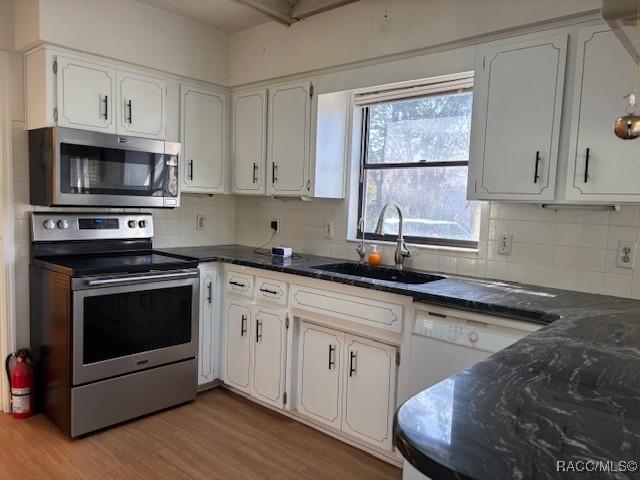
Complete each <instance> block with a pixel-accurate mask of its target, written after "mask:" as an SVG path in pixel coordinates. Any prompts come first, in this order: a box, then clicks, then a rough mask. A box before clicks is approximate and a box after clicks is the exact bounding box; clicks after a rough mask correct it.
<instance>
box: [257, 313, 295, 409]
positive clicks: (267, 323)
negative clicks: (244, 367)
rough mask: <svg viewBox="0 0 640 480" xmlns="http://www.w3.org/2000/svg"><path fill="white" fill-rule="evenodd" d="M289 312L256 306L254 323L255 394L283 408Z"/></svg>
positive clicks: (264, 400) (260, 398)
mask: <svg viewBox="0 0 640 480" xmlns="http://www.w3.org/2000/svg"><path fill="white" fill-rule="evenodd" d="M286 321H287V315H286V312H280V311H277V310H271V309H268V308H264V307H260V306H258V307H256V310H255V317H254V322H253V328H254V332H253V338H254V340H253V342H252V345H253V360H252V364H253V368H252V386H253V388H252V393H253V395H254V396H255V397H256V398H258V399H259V400H262V401H263V402H266V403H270V404H271V405H274V406H276V407H282V406H283V405H284V402H283V393H284V373H285V362H286V348H285V346H286V331H287V329H286Z"/></svg>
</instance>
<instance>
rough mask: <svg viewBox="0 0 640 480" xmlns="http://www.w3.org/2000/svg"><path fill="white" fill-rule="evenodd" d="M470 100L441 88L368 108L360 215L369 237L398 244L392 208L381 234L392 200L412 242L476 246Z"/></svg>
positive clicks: (477, 217)
mask: <svg viewBox="0 0 640 480" xmlns="http://www.w3.org/2000/svg"><path fill="white" fill-rule="evenodd" d="M472 100H473V94H472V92H471V90H469V89H466V90H459V89H455V90H451V89H447V88H446V84H443V89H442V91H441V92H440V93H436V94H431V95H429V96H427V97H422V98H411V99H399V100H396V101H393V102H386V103H381V104H376V105H371V106H367V107H364V115H363V122H364V125H363V132H365V141H364V142H363V152H362V169H361V172H362V177H361V179H360V181H361V182H360V184H361V188H360V198H359V201H360V204H359V215H358V218H362V217H363V218H364V219H365V223H364V225H365V236H366V237H368V238H370V239H380V240H389V241H395V240H396V238H397V233H398V228H399V220H398V215H397V213H396V210H395V209H394V208H389V209H388V210H387V212H386V215H385V220H384V222H383V225H382V230H381V231H380V232H379V233H377V232H376V226H377V223H378V217H379V216H380V213H381V211H382V209H383V207H384V205H386V204H388V203H390V202H392V203H395V204H397V205H398V206H400V208H401V209H402V213H403V217H404V224H403V228H404V230H403V234H404V236H405V237H406V238H407V240H408V241H409V242H411V243H425V244H437V245H450V246H462V247H477V244H478V237H479V230H480V204H479V203H477V202H469V201H467V199H466V195H467V174H468V161H469V143H470V130H471V106H472ZM359 234H361V232H359Z"/></svg>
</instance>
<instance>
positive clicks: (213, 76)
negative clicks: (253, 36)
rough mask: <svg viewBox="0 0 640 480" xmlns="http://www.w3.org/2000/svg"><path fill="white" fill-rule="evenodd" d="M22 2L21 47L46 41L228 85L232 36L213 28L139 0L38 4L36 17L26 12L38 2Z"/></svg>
mask: <svg viewBox="0 0 640 480" xmlns="http://www.w3.org/2000/svg"><path fill="white" fill-rule="evenodd" d="M3 1H4V0H3ZM19 1H25V2H27V3H26V4H25V7H24V10H25V12H24V13H25V15H24V17H22V16H20V15H18V17H19V18H18V31H17V32H16V43H17V45H16V47H17V48H18V49H25V48H29V47H31V46H33V45H34V44H35V43H37V42H39V41H42V42H47V43H53V44H56V45H60V46H64V47H67V48H74V49H77V50H81V51H85V52H89V53H94V54H97V55H103V56H106V57H112V58H115V59H118V60H122V61H125V62H131V63H135V64H138V65H141V66H145V67H150V68H155V69H158V70H163V71H166V72H170V73H174V74H177V75H182V76H185V77H191V78H195V79H198V80H204V81H208V82H212V83H217V84H220V85H226V84H227V76H228V75H227V72H228V68H227V67H228V35H227V34H226V33H224V32H221V31H218V30H216V29H215V28H213V27H211V26H208V25H204V24H202V23H198V22H195V21H193V20H188V19H186V18H183V17H179V16H176V15H173V14H171V13H167V12H165V11H163V10H160V9H157V8H154V7H151V6H149V5H145V4H142V3H139V2H137V1H135V0H108V1H105V0H39V8H38V9H37V11H38V15H37V18H34V17H35V16H34V15H33V14H32V13H31V12H30V11H29V9H28V8H27V7H28V5H29V4H32V3H33V2H34V1H37V0H19ZM25 17H26V18H25ZM34 35H37V38H34Z"/></svg>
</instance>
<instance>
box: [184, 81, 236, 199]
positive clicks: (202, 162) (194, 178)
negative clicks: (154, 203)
mask: <svg viewBox="0 0 640 480" xmlns="http://www.w3.org/2000/svg"><path fill="white" fill-rule="evenodd" d="M227 105H228V94H227V93H226V92H222V91H218V90H213V89H205V88H201V87H196V86H192V85H186V84H182V85H181V86H180V112H181V122H180V125H181V127H180V131H181V135H180V140H181V142H182V172H181V178H182V191H183V192H193V193H225V192H226V191H227V183H228V182H227V181H226V170H227V148H228V147H227V145H228V141H227V131H228V130H227V118H228V117H227V110H228V107H227Z"/></svg>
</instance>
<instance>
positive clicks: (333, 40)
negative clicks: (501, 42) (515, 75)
mask: <svg viewBox="0 0 640 480" xmlns="http://www.w3.org/2000/svg"><path fill="white" fill-rule="evenodd" d="M601 4H602V2H601V0H562V1H558V0H535V1H531V0H482V1H480V0H428V1H427V0H361V1H359V2H356V3H353V4H350V5H347V6H345V7H342V8H339V9H336V10H332V11H329V12H326V13H323V14H320V15H317V16H314V17H311V18H308V19H306V20H304V21H302V22H299V23H297V24H294V25H293V26H291V27H288V28H287V27H284V26H282V25H279V24H277V23H274V22H269V23H265V24H262V25H258V26H256V27H254V28H251V29H248V30H244V31H241V32H238V33H235V34H232V35H231V40H230V66H229V84H230V85H241V84H245V83H249V82H255V81H260V80H264V79H269V78H276V77H281V76H284V75H291V74H295V73H300V72H306V71H312V70H317V69H322V68H328V67H335V66H338V65H346V64H350V63H353V62H360V61H364V60H371V59H376V58H380V57H384V56H386V55H393V54H398V53H405V52H411V51H412V50H418V49H425V48H429V47H434V46H437V45H446V44H448V43H451V42H458V41H460V40H462V39H468V38H472V37H475V36H478V35H484V34H487V33H489V32H497V31H501V30H505V29H513V28H516V27H521V26H523V25H529V24H534V23H538V22H543V21H546V20H549V19H553V18H558V17H563V16H568V15H575V14H578V13H580V12H586V11H589V10H593V9H598V8H600V6H601Z"/></svg>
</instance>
